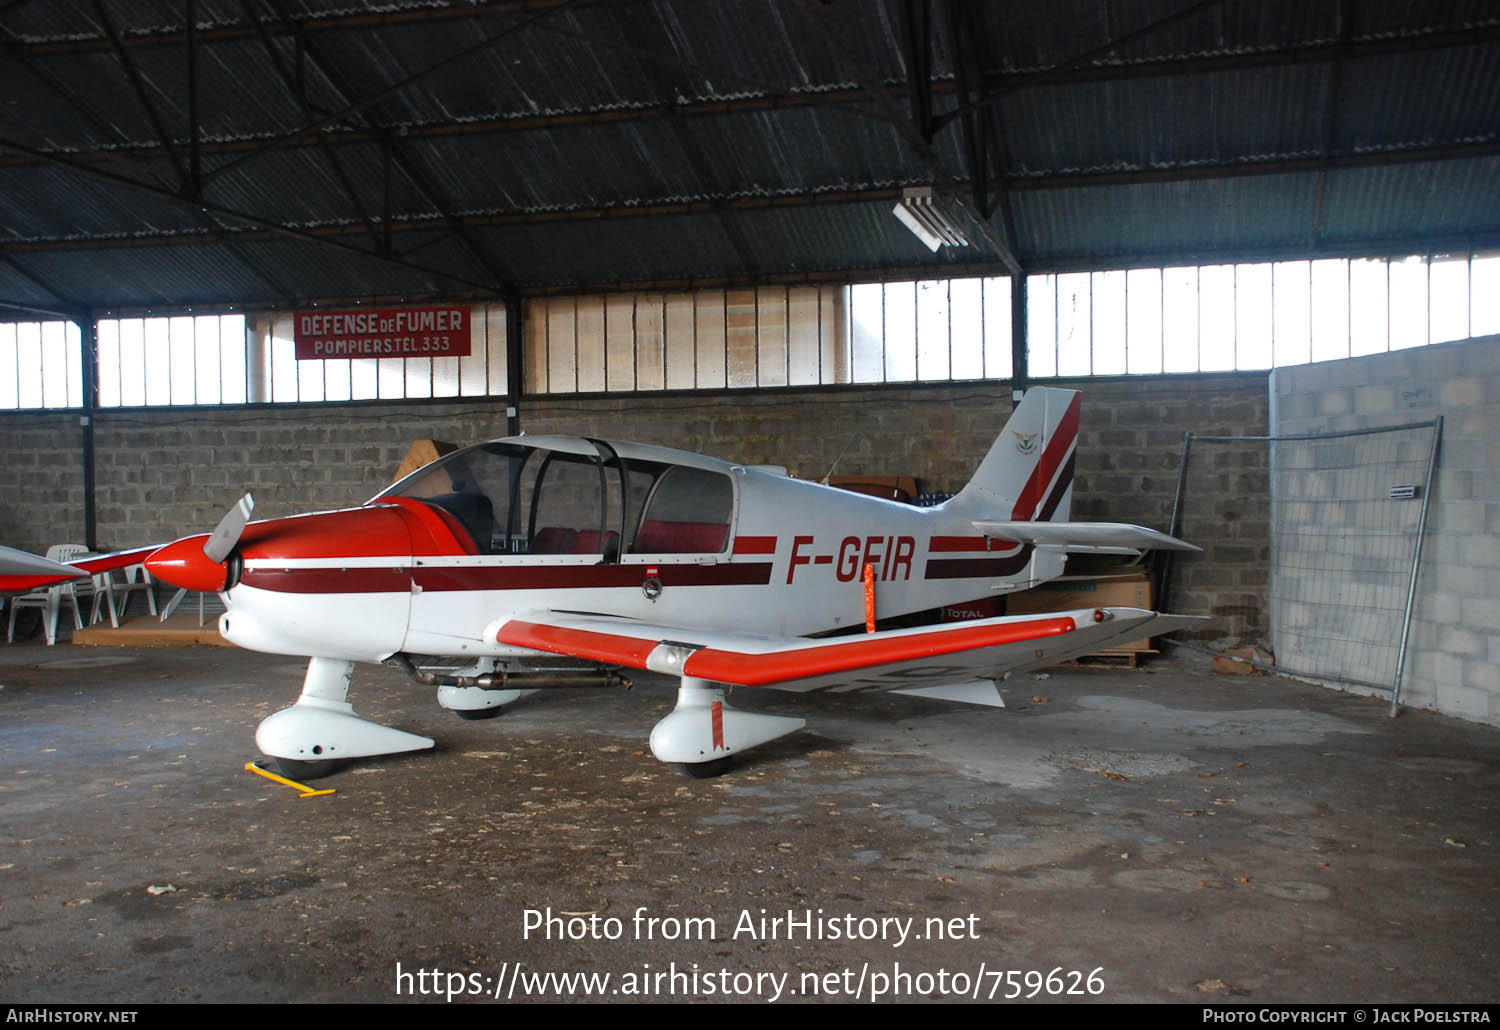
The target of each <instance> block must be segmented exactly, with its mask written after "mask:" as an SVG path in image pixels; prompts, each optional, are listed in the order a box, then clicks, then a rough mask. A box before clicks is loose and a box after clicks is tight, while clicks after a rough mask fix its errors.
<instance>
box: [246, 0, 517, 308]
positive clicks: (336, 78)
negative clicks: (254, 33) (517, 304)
mask: <svg viewBox="0 0 1500 1030" xmlns="http://www.w3.org/2000/svg"><path fill="white" fill-rule="evenodd" d="M268 2H269V3H270V4H271V6H272V8H273V9H274V10H275V11H276V14H277V16H278V17H280V18H282V19H283V20H286V19H288V17H289V15H288V13H287V11H286V8H285V7H284V5H283V4H282V3H281V0H268ZM513 29H514V27H512V29H510V30H507V32H509V31H512V30H513ZM297 40H298V47H299V50H300V51H301V52H302V53H303V54H304V55H306V59H307V60H309V61H311V62H312V63H313V64H314V65H316V66H317V67H318V69H319V71H320V72H321V73H322V74H323V76H324V78H326V79H327V80H328V82H329V83H330V84H331V85H332V86H333V88H334V89H335V90H337V91H338V95H339V96H340V97H343V98H345V99H347V98H349V97H351V96H353V95H354V91H353V89H352V88H351V87H350V85H349V83H348V82H347V81H346V80H345V79H344V77H343V76H342V75H340V74H339V73H338V71H337V69H336V67H335V66H334V64H333V62H331V61H329V60H328V59H327V58H326V57H325V56H323V54H322V53H321V51H320V50H319V49H316V48H315V47H314V45H313V44H311V43H309V42H308V41H306V40H305V39H303V38H302V37H301V36H300V35H299V36H298V37H297ZM470 52H472V51H470ZM300 102H301V100H300V97H299V103H300ZM304 110H306V107H305V105H304ZM349 110H359V117H360V118H361V119H362V120H364V121H366V122H369V123H370V128H371V130H372V131H373V132H374V133H375V134H376V138H377V139H379V140H380V143H381V149H382V151H383V152H384V154H385V156H386V161H387V168H386V187H387V188H386V196H387V199H388V198H389V193H390V190H389V186H390V167H389V166H390V164H392V163H394V164H397V165H399V166H400V167H401V170H402V172H403V173H405V175H406V177H407V178H408V179H409V180H411V182H412V184H413V185H414V186H415V187H416V189H417V191H418V192H419V193H420V194H421V195H422V196H423V198H424V199H425V200H426V202H427V203H429V204H431V205H432V207H433V208H434V209H435V210H436V211H438V213H439V214H440V215H441V216H442V219H443V221H444V222H446V223H447V224H448V226H449V227H450V228H451V229H452V230H453V232H454V233H456V234H457V236H458V238H459V240H461V241H462V242H463V244H464V246H465V247H466V248H467V249H468V251H469V253H470V254H472V255H473V256H474V258H475V259H476V260H477V261H478V262H479V264H480V265H481V266H482V267H483V268H484V270H485V271H486V272H487V273H488V274H489V275H490V276H491V277H492V278H493V279H494V281H495V283H496V286H497V290H498V292H500V293H501V294H504V295H512V294H514V293H515V284H514V281H513V277H512V275H511V273H510V272H509V271H508V270H507V269H505V268H502V267H501V266H500V264H499V263H498V262H496V261H495V259H494V258H493V257H492V256H491V255H490V254H488V253H487V252H486V251H485V249H484V248H483V247H481V246H480V245H479V242H478V241H477V240H475V239H473V237H472V236H471V235H470V234H469V233H468V231H467V230H466V229H465V228H464V224H463V222H462V221H461V220H460V219H459V218H458V217H457V216H455V215H454V214H453V213H452V211H451V210H450V205H448V204H445V203H444V202H443V201H442V200H441V199H440V198H439V197H438V190H437V187H436V186H434V185H433V184H432V182H431V179H430V177H429V176H428V175H427V173H426V172H424V171H423V169H422V167H421V165H420V164H419V163H418V162H417V161H416V160H415V159H414V158H413V157H412V156H411V155H410V154H408V153H407V152H406V150H405V149H404V148H403V147H402V146H401V144H400V141H399V139H398V138H397V137H396V136H395V135H394V134H393V133H391V132H390V131H389V130H388V129H386V128H385V127H384V126H381V125H378V124H376V123H374V122H373V121H372V120H371V117H370V115H369V114H368V112H367V110H366V109H365V108H364V107H363V106H362V105H355V106H354V107H351V108H349ZM329 160H330V161H331V162H333V164H334V168H335V171H337V172H338V173H339V174H340V175H342V169H341V168H339V166H338V163H337V161H336V160H335V159H334V156H333V154H332V153H331V152H329ZM346 181H347V180H346ZM348 190H349V193H350V196H351V199H353V200H354V203H355V210H356V211H358V212H359V213H360V216H361V217H362V218H364V219H365V222H366V224H369V219H368V218H367V217H366V216H365V215H364V208H363V206H362V205H360V204H359V202H358V199H357V198H356V197H354V188H353V186H352V184H351V185H349V186H348ZM390 230H391V225H390V208H389V205H388V204H387V207H386V224H385V231H384V232H383V233H380V234H378V235H376V246H377V248H378V249H380V250H382V251H384V252H385V253H386V254H387V255H392V254H393V251H392V244H391V233H390ZM372 235H373V232H372Z"/></svg>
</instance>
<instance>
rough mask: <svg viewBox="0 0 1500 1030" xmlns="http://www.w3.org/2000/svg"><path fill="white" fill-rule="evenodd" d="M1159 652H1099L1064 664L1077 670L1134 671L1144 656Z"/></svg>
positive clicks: (1081, 656)
mask: <svg viewBox="0 0 1500 1030" xmlns="http://www.w3.org/2000/svg"><path fill="white" fill-rule="evenodd" d="M1160 653H1161V652H1159V651H1125V650H1121V651H1099V652H1096V653H1095V654H1086V655H1080V656H1079V657H1077V658H1073V659H1070V660H1069V661H1066V662H1064V663H1063V664H1064V665H1070V666H1072V667H1073V668H1075V669H1134V668H1136V667H1137V665H1138V664H1139V662H1140V656H1141V655H1143V654H1160Z"/></svg>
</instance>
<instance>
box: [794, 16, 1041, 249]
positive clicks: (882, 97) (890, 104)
mask: <svg viewBox="0 0 1500 1030" xmlns="http://www.w3.org/2000/svg"><path fill="white" fill-rule="evenodd" d="M797 6H798V7H800V8H801V9H802V11H803V13H804V14H806V15H807V17H808V20H809V21H811V22H812V23H813V25H814V26H815V27H816V28H817V29H818V31H819V32H820V33H821V34H822V35H823V37H824V38H825V40H826V41H827V42H828V45H829V47H830V48H831V49H832V50H833V51H834V53H835V54H836V55H837V56H838V57H839V58H840V59H841V60H843V61H844V63H845V64H847V65H849V66H850V67H851V68H852V69H854V73H855V76H854V77H855V79H856V80H858V81H859V83H860V84H861V85H862V86H864V88H865V89H866V90H867V91H868V92H869V94H870V96H871V97H872V98H873V99H874V100H875V103H876V106H877V107H878V108H879V109H880V110H881V111H882V112H884V114H885V115H886V117H887V118H889V119H890V121H891V124H892V125H893V126H895V128H896V129H897V130H898V131H899V132H900V134H901V137H902V139H903V140H904V141H905V142H906V145H907V147H908V149H910V151H911V152H912V153H913V154H914V155H915V156H916V158H917V160H918V161H920V162H921V163H922V167H923V169H924V170H925V171H926V172H927V174H928V175H930V176H932V179H933V182H934V184H935V185H937V186H939V187H940V188H942V189H943V190H944V191H945V192H947V193H949V194H951V195H952V197H953V201H954V203H955V204H956V205H957V206H958V207H959V208H961V209H962V210H963V211H964V213H965V214H966V215H967V216H968V217H969V218H970V220H971V221H972V222H973V225H974V228H975V229H976V231H977V232H978V233H979V235H980V236H981V237H982V238H983V239H984V242H985V244H986V245H987V246H988V247H989V248H990V249H991V250H992V251H993V252H994V254H995V256H996V257H997V258H999V259H1000V261H1001V262H1003V263H1004V265H1005V267H1006V268H1008V269H1010V271H1011V272H1012V273H1013V274H1019V273H1020V272H1021V262H1020V260H1019V259H1018V258H1017V257H1016V252H1015V248H1014V247H1013V246H1012V244H1011V243H1010V241H1009V240H1007V239H1005V238H1004V237H1003V236H1002V235H1001V233H1000V232H999V231H997V230H996V229H995V226H994V225H993V224H992V223H991V222H990V220H989V219H988V218H987V217H985V215H984V213H983V212H981V211H976V210H975V209H974V207H973V205H972V204H971V203H970V202H969V201H968V200H967V199H966V198H965V197H964V195H963V191H962V190H961V189H959V186H960V184H959V182H958V180H957V179H956V178H955V177H954V175H953V173H952V172H950V171H949V170H948V169H947V168H945V167H943V162H942V160H941V159H940V158H939V157H938V155H937V151H936V150H934V149H933V146H932V144H931V143H929V142H928V141H927V140H925V139H923V138H922V134H921V132H920V131H919V130H918V129H917V127H916V126H915V125H913V124H912V122H911V121H910V120H908V119H907V118H906V117H905V116H904V115H903V114H902V111H901V105H900V103H898V102H897V100H896V98H895V96H894V95H893V94H892V93H891V91H890V89H889V88H888V87H887V86H886V85H885V83H884V82H883V81H882V80H881V78H880V76H878V75H877V74H876V73H875V72H874V70H873V69H871V68H870V67H869V66H868V65H867V64H866V63H865V62H864V60H863V59H862V58H861V57H860V56H859V54H858V53H857V51H856V49H855V47H854V46H853V44H852V43H851V42H850V40H849V39H848V37H847V35H846V33H845V31H844V27H843V25H841V24H840V23H839V21H838V20H837V18H836V17H835V15H834V13H833V5H832V4H829V3H825V2H823V0H797ZM839 10H840V12H842V13H848V12H849V10H850V8H849V6H848V5H845V6H844V7H842V8H839Z"/></svg>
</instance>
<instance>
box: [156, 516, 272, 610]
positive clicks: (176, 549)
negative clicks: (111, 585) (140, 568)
mask: <svg viewBox="0 0 1500 1030" xmlns="http://www.w3.org/2000/svg"><path fill="white" fill-rule="evenodd" d="M254 511H255V498H254V497H252V496H250V495H249V494H248V493H247V494H245V496H243V497H241V498H240V499H239V500H238V501H236V502H235V505H234V507H232V508H230V509H229V511H228V512H227V513H226V514H225V515H224V517H223V518H222V519H220V520H219V524H218V525H217V526H215V527H214V529H213V532H212V533H210V534H208V535H207V536H206V537H205V536H190V537H184V538H183V539H181V540H178V541H177V542H175V543H171V544H168V545H167V546H165V547H163V548H161V549H160V550H158V551H157V552H156V553H154V554H153V555H151V557H149V558H147V559H146V569H147V571H149V572H150V573H151V575H153V576H155V577H156V578H157V579H160V580H162V581H164V582H167V583H171V584H173V585H174V586H177V587H179V588H180V589H179V590H178V591H177V593H176V594H175V595H174V596H173V597H172V600H170V601H168V602H167V605H166V607H165V608H163V609H162V613H161V617H162V619H163V620H165V619H166V618H167V616H169V615H171V614H172V612H174V611H175V610H176V609H177V606H178V605H179V604H180V603H182V599H183V598H184V597H186V596H187V592H188V591H189V590H197V591H199V592H207V591H214V592H219V591H222V590H223V589H224V588H225V586H226V585H227V584H228V582H229V565H228V559H229V556H230V554H231V553H233V551H234V547H235V545H236V544H237V543H239V542H240V534H242V533H243V532H244V531H245V527H246V526H247V525H249V523H250V515H251V513H253V512H254Z"/></svg>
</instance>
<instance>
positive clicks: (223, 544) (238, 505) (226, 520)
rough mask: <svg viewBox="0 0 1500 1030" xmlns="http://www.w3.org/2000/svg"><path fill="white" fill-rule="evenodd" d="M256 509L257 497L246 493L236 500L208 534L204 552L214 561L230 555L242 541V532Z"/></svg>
mask: <svg viewBox="0 0 1500 1030" xmlns="http://www.w3.org/2000/svg"><path fill="white" fill-rule="evenodd" d="M253 511H255V498H254V497H251V496H250V495H249V494H246V495H245V496H244V497H241V498H240V499H239V500H238V501H236V502H235V504H234V507H233V508H230V509H229V511H227V512H225V514H224V517H223V518H222V519H220V520H219V524H218V525H217V526H215V527H214V531H213V532H212V533H210V534H208V543H206V544H204V545H203V553H204V554H206V555H208V556H209V558H210V559H212V560H213V561H223V560H224V559H225V558H228V557H229V552H230V551H232V550H234V545H235V544H237V543H239V542H240V534H241V533H243V532H244V531H245V527H246V526H247V525H249V524H250V514H251V512H253Z"/></svg>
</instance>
